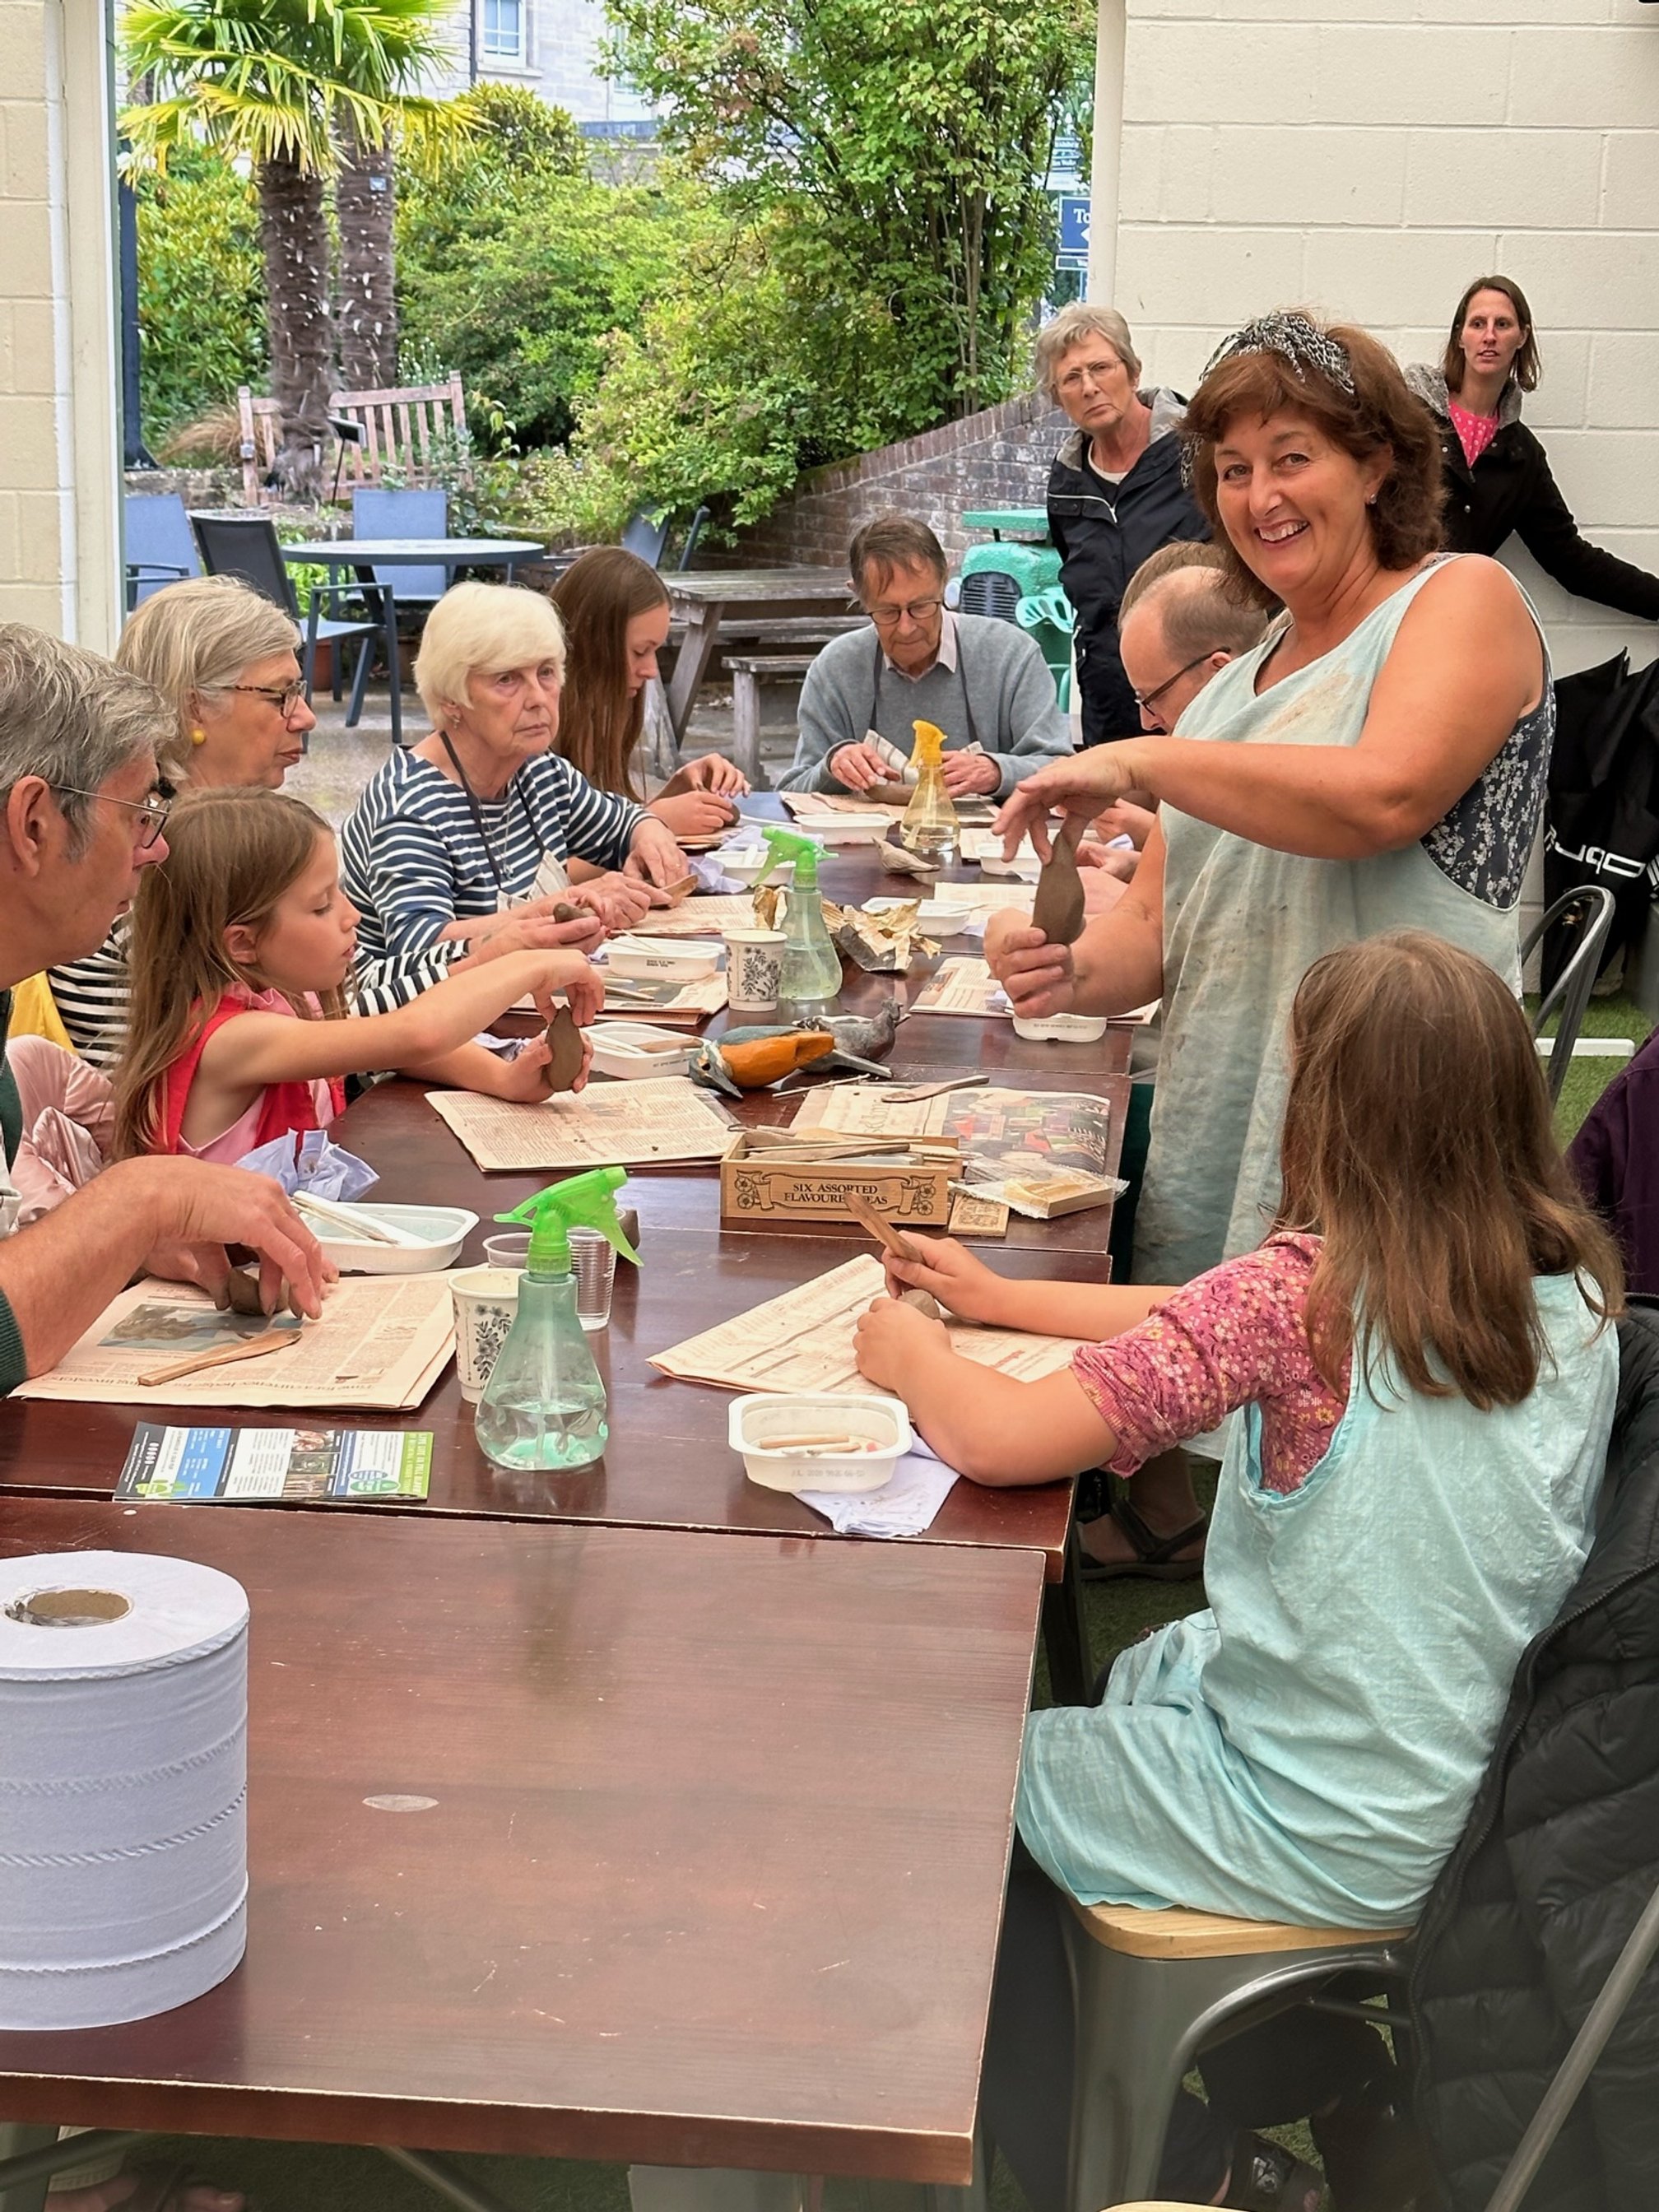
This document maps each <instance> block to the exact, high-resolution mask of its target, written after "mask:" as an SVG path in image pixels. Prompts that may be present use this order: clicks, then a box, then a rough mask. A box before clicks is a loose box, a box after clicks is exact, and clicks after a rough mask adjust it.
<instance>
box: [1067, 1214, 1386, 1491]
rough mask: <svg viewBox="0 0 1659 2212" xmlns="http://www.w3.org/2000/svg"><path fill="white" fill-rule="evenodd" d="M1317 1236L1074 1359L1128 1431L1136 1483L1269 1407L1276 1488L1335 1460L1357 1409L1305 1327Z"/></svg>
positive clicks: (1265, 1434)
mask: <svg viewBox="0 0 1659 2212" xmlns="http://www.w3.org/2000/svg"><path fill="white" fill-rule="evenodd" d="M1319 1248H1320V1239H1319V1238H1318V1237H1289V1236H1285V1237H1272V1238H1270V1239H1269V1240H1268V1242H1267V1243H1265V1244H1264V1245H1262V1246H1261V1249H1259V1250H1257V1251H1255V1252H1246V1253H1244V1254H1243V1255H1242V1256H1241V1257H1240V1258H1238V1259H1237V1260H1226V1261H1223V1262H1222V1264H1221V1266H1220V1267H1212V1268H1211V1269H1210V1271H1209V1273H1207V1274H1205V1275H1200V1276H1198V1277H1197V1278H1196V1279H1194V1281H1192V1282H1190V1283H1188V1284H1187V1285H1186V1286H1185V1287H1184V1288H1183V1289H1182V1290H1179V1291H1176V1293H1175V1294H1174V1296H1173V1297H1170V1299H1169V1300H1168V1301H1167V1302H1166V1303H1165V1304H1163V1305H1161V1306H1160V1307H1159V1308H1158V1311H1157V1312H1156V1313H1155V1314H1153V1315H1152V1316H1150V1317H1149V1318H1148V1319H1147V1320H1146V1321H1144V1322H1141V1323H1140V1324H1139V1327H1138V1328H1132V1329H1127V1330H1126V1331H1125V1332H1124V1334H1122V1335H1121V1336H1115V1337H1110V1338H1109V1339H1108V1340H1106V1342H1105V1343H1103V1344H1090V1345H1085V1346H1083V1348H1082V1349H1081V1350H1080V1351H1079V1352H1073V1355H1072V1372H1073V1374H1074V1375H1075V1376H1076V1377H1077V1379H1078V1381H1079V1383H1080V1384H1081V1385H1082V1387H1083V1389H1084V1392H1085V1395H1086V1396H1087V1397H1088V1399H1089V1401H1090V1403H1091V1405H1092V1406H1093V1407H1094V1408H1095V1411H1096V1412H1097V1413H1098V1414H1099V1415H1100V1417H1101V1419H1102V1420H1103V1421H1106V1422H1109V1424H1110V1425H1111V1426H1112V1428H1113V1429H1114V1430H1115V1431H1116V1432H1117V1438H1118V1449H1117V1450H1116V1452H1115V1454H1114V1455H1113V1456H1112V1458H1111V1459H1110V1460H1109V1462H1108V1465H1109V1467H1110V1468H1111V1470H1112V1472H1113V1474H1133V1473H1134V1471H1135V1469H1136V1468H1138V1467H1139V1466H1141V1465H1142V1464H1143V1463H1144V1462H1146V1461H1147V1460H1149V1459H1152V1458H1155V1457H1156V1456H1157V1455H1158V1453H1159V1452H1162V1451H1168V1450H1169V1449H1170V1446H1171V1445H1173V1444H1178V1443H1183V1442H1184V1441H1185V1440H1186V1438H1188V1437H1196V1436H1201V1435H1202V1434H1203V1433H1204V1431H1206V1429H1213V1428H1216V1427H1218V1426H1219V1425H1220V1423H1221V1422H1222V1421H1223V1420H1225V1418H1226V1416H1227V1415H1228V1414H1229V1413H1233V1412H1235V1411H1236V1410H1237V1408H1238V1407H1240V1406H1244V1405H1249V1404H1250V1403H1251V1402H1252V1401H1255V1403H1257V1404H1259V1405H1260V1406H1261V1480H1262V1487H1263V1488H1264V1489H1266V1490H1272V1491H1278V1492H1291V1491H1293V1490H1297V1489H1299V1488H1300V1487H1301V1486H1302V1484H1303V1483H1304V1482H1305V1481H1306V1480H1307V1478H1308V1476H1309V1475H1310V1474H1311V1473H1312V1472H1313V1470H1314V1468H1316V1467H1317V1466H1318V1464H1319V1462H1320V1461H1321V1460H1322V1459H1323V1457H1324V1456H1325V1453H1326V1449H1327V1448H1328V1445H1329V1443H1330V1440H1331V1436H1332V1432H1333V1431H1334V1429H1335V1427H1336V1425H1337V1423H1338V1422H1339V1421H1340V1419H1341V1418H1342V1413H1343V1408H1344V1407H1346V1404H1347V1401H1348V1370H1347V1367H1346V1364H1345V1367H1344V1370H1343V1375H1342V1388H1341V1389H1340V1390H1333V1389H1331V1387H1330V1385H1329V1384H1328V1383H1327V1382H1326V1381H1325V1380H1324V1378H1323V1377H1322V1376H1321V1374H1320V1373H1319V1370H1318V1369H1317V1368H1316V1366H1315V1365H1314V1363H1313V1354H1312V1353H1311V1352H1310V1350H1309V1347H1308V1335H1307V1328H1306V1322H1305V1316H1306V1311H1307V1301H1308V1284H1309V1282H1310V1279H1311V1278H1312V1275H1313V1270H1314V1265H1315V1262H1316V1261H1317V1259H1318V1257H1319Z"/></svg>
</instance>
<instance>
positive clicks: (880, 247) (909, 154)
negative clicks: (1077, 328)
mask: <svg viewBox="0 0 1659 2212" xmlns="http://www.w3.org/2000/svg"><path fill="white" fill-rule="evenodd" d="M610 12H611V20H612V22H613V24H614V26H615V27H616V32H617V37H616V43H615V52H616V59H617V64H618V65H619V67H620V68H621V70H622V71H623V73H624V74H625V75H626V76H628V77H629V79H630V80H631V81H632V82H634V83H635V84H637V85H639V86H640V87H641V88H642V89H643V90H645V91H646V92H647V93H648V94H653V96H655V97H656V98H657V99H658V100H660V101H661V102H662V103H663V104H664V106H665V112H666V120H665V132H666V135H667V137H668V140H669V142H670V143H671V144H672V145H674V146H676V147H677V148H678V149H679V150H680V151H681V152H682V153H683V155H684V157H685V158H686V160H687V161H689V163H690V165H691V167H693V168H694V170H696V172H697V173H700V174H702V175H705V176H707V177H708V178H709V179H711V181H713V182H714V184H715V185H716V187H717V189H718V190H719V191H720V195H721V197H722V198H723V200H724V202H725V203H726V204H727V205H728V206H729V207H730V208H731V209H732V211H733V212H734V214H736V215H738V216H745V217H748V218H750V219H751V220H763V221H767V222H776V223H777V225H778V227H777V228H776V229H775V231H774V233H773V237H774V240H775V252H776V253H777V255H778V257H779V267H780V271H781V275H782V276H783V278H784V281H785V283H786V284H787V287H788V289H790V291H791V292H792V294H793V295H795V296H796V297H797V298H798V299H799V301H800V302H801V306H802V310H803V312H815V311H817V309H818V308H819V307H821V305H822V303H823V301H824V300H825V298H826V297H827V296H828V295H829V294H830V292H831V291H832V289H833V288H834V287H835V285H836V283H837V280H838V279H840V281H842V282H844V281H845V276H844V272H854V271H855V272H857V276H858V279H859V281H860V283H861V284H862V286H863V287H864V288H865V289H867V291H868V292H869V294H870V295H872V298H874V299H876V300H878V301H882V302H884V306H885V310H886V312H887V313H889V314H890V316H891V318H892V320H893V322H894V324H895V325H896V327H897V328H898V329H899V330H901V331H902V333H903V337H904V352H905V359H906V362H907V365H908V377H907V386H908V388H907V390H906V391H905V392H903V393H902V394H898V395H896V398H895V404H894V412H895V414H896V416H899V417H900V418H908V421H909V425H910V427H914V426H915V418H916V416H917V415H918V414H919V413H920V414H921V416H924V417H925V419H927V420H931V421H935V422H937V421H939V420H940V419H941V418H944V417H947V416H953V415H957V414H965V413H968V412H969V411H971V410H973V409H975V408H977V407H981V406H984V405H986V404H989V403H990V402H992V401H994V400H996V399H998V398H1002V397H1004V396H1005V395H1006V392H1007V391H1008V389H1009V388H1010V383H1011V379H1012V375H1013V372H1014V365H1015V357H1016V354H1017V352H1018V349H1019V347H1020V342H1021V334H1022V330H1023V325H1024V318H1025V317H1026V315H1027V314H1028V313H1029V312H1030V308H1031V307H1033V306H1034V305H1035V303H1036V301H1037V299H1038V298H1039V297H1040V295H1041V291H1042V282H1043V278H1044V276H1045V275H1046V274H1047V271H1048V266H1049V264H1050V258H1051V244H1052V238H1051V230H1050V221H1049V210H1048V203H1047V199H1046V196H1045V195H1044V193H1043V191H1042V187H1041V184H1040V181H1039V180H1040V179H1041V178H1042V174H1043V173H1044V171H1045V169H1046V167H1047V164H1048V153H1049V150H1050V148H1051V146H1052V144H1053V136H1054V128H1055V125H1056V122H1057V120H1058V118H1059V117H1060V114H1061V113H1062V112H1064V111H1065V110H1066V108H1068V107H1074V106H1075V105H1076V103H1077V101H1078V100H1079V97H1080V96H1081V88H1082V87H1083V85H1084V84H1085V81H1086V78H1087V74H1088V70H1089V66H1090V60H1091V54H1092V48H1093V32H1094V20H1095V18H1094V9H1093V7H1092V6H1091V5H1090V4H1089V0H952V5H951V6H950V7H949V8H944V9H941V8H937V7H933V6H929V5H927V4H925V0H811V4H810V5H808V4H805V0H610ZM923 392H927V393H930V394H931V403H930V404H928V405H927V406H926V407H923V406H922V404H921V394H922V393H923Z"/></svg>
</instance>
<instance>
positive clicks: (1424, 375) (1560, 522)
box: [1406, 276, 1659, 622]
mask: <svg viewBox="0 0 1659 2212" xmlns="http://www.w3.org/2000/svg"><path fill="white" fill-rule="evenodd" d="M1406 374H1407V380H1408V381H1409V382H1410V384H1411V386H1412V388H1413V391H1414V392H1416V393H1417V395H1418V397H1419V398H1420V399H1423V400H1425V402H1426V403H1427V404H1428V406H1429V408H1430V410H1431V412H1432V413H1433V415H1434V417H1435V421H1436V423H1437V426H1438V428H1439V431H1440V451H1441V460H1442V467H1443V474H1444V477H1445V484H1446V515H1445V525H1446V543H1447V544H1448V546H1449V548H1450V549H1451V550H1452V551H1453V552H1454V553H1496V552H1497V550H1498V547H1499V546H1500V545H1502V544H1504V541H1505V540H1506V539H1507V538H1510V536H1511V535H1514V536H1518V537H1519V538H1520V540H1521V542H1522V544H1523V545H1524V546H1525V547H1526V549H1527V550H1528V552H1529V553H1530V554H1531V555H1532V557H1533V559H1534V561H1536V562H1537V563H1538V565H1539V567H1540V568H1542V569H1543V570H1544V571H1545V573H1546V574H1547V575H1551V576H1553V578H1554V579H1555V580H1556V582H1557V583H1558V584H1559V585H1560V586H1562V588H1563V589H1564V590H1565V591H1569V592H1576V593H1577V596H1578V597H1579V598H1580V599H1594V600H1595V601H1596V602H1597V603H1598V604H1599V605H1601V606H1604V607H1612V608H1613V609H1614V610H1615V611H1617V612H1618V613H1620V614H1622V615H1638V616H1640V617H1643V618H1644V620H1646V621H1649V622H1659V576H1650V574H1648V572H1647V570H1646V569H1645V568H1637V567H1635V566H1634V564H1633V563H1632V562H1629V561H1620V560H1619V559H1618V558H1617V557H1616V556H1614V555H1613V554H1611V553H1606V552H1603V551H1602V550H1601V547H1600V546H1599V545H1591V544H1588V543H1587V542H1586V540H1585V539H1584V538H1582V537H1581V536H1580V535H1579V531H1578V525H1577V523H1576V522H1575V521H1574V520H1573V519H1572V512H1571V508H1570V507H1568V505H1567V502H1566V501H1565V500H1564V499H1563V498H1562V496H1561V494H1560V492H1559V489H1557V487H1556V482H1555V478H1554V477H1553V476H1552V475H1551V473H1550V465H1549V459H1548V457H1547V454H1546V453H1545V452H1544V448H1543V447H1542V446H1541V445H1540V444H1539V442H1538V441H1537V439H1536V438H1535V437H1534V435H1533V434H1532V432H1531V431H1530V430H1529V429H1528V428H1527V426H1526V424H1525V423H1524V422H1522V420H1521V395H1522V392H1531V391H1533V390H1534V388H1535V387H1536V386H1537V383H1538V375H1539V359H1538V339H1537V336H1536V334H1535V332H1534V327H1533V319H1532V310H1531V308H1530V307H1528V305H1527V301H1526V295H1525V294H1524V293H1523V292H1522V289H1521V287H1520V286H1519V285H1518V284H1516V283H1514V282H1512V280H1511V279H1510V278H1509V277H1507V276H1477V277H1476V279H1475V281H1474V283H1473V284H1471V285H1470V286H1469V289H1468V291H1467V292H1465V293H1464V295H1463V296H1462V299H1461V300H1460V301H1458V303H1457V313H1455V315H1454V316H1453V318H1452V325H1451V333H1450V336H1449V337H1448V339H1447V341H1446V352H1445V357H1444V359H1443V362H1441V364H1440V366H1439V367H1438V368H1428V367H1426V366H1423V365H1420V364H1419V366H1418V367H1416V368H1409V369H1407V372H1406Z"/></svg>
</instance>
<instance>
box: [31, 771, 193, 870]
mask: <svg viewBox="0 0 1659 2212" xmlns="http://www.w3.org/2000/svg"><path fill="white" fill-rule="evenodd" d="M52 789H53V790H54V791H57V792H61V793H63V794H64V797H65V798H68V799H106V800H107V802H108V803H109V805H112V806H125V807H127V808H128V809H130V811H131V812H132V813H134V814H136V815H137V817H138V819H137V821H136V822H135V823H133V825H132V835H133V839H134V842H136V844H137V848H138V850H139V851H140V852H141V853H148V852H149V848H150V847H151V846H152V845H153V844H154V843H155V841H156V839H157V838H158V837H159V836H161V832H162V830H163V829H166V827H167V816H168V814H169V813H170V812H171V811H172V805H173V802H172V801H171V799H161V798H158V797H157V796H156V795H155V793H151V794H150V796H149V798H148V799H118V798H117V797H116V796H115V794H114V793H113V792H112V791H82V788H81V787H80V786H79V784H76V783H54V784H53V785H52Z"/></svg>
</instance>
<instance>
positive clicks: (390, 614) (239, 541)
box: [190, 513, 404, 745]
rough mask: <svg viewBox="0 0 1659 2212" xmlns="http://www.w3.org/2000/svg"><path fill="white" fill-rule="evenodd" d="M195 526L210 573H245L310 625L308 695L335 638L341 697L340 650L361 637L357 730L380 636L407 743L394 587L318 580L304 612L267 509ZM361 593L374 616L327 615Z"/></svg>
mask: <svg viewBox="0 0 1659 2212" xmlns="http://www.w3.org/2000/svg"><path fill="white" fill-rule="evenodd" d="M190 520H191V528H192V529H193V530H194V531H195V532H196V542H197V544H198V545H199V546H200V548H201V550H202V565H203V567H204V568H205V569H206V570H207V573H208V574H209V575H210V576H240V578H241V579H242V580H243V582H244V583H246V584H252V586H253V588H254V590H255V591H256V592H263V593H264V596H265V598H266V599H270V600H273V601H274V602H275V603H276V605H277V606H279V607H282V608H283V609H284V610H285V611H287V612H288V613H289V614H290V615H292V617H294V620H295V623H301V622H303V623H304V626H305V653H304V656H303V659H302V661H301V671H302V674H303V677H304V680H305V687H306V697H307V700H308V699H309V698H310V696H311V692H312V681H313V676H314V673H315V671H316V666H317V647H319V645H331V646H333V647H336V651H335V653H334V655H333V662H334V667H333V676H334V687H333V688H334V696H335V697H336V698H338V697H339V696H340V654H339V650H338V648H340V647H343V646H344V645H345V644H347V643H348V642H349V640H351V639H352V638H357V639H360V640H361V641H362V643H361V645H360V647H359V648H358V653H357V666H356V673H355V674H354V676H353V678H352V683H351V702H350V704H349V707H348V708H347V709H346V718H345V719H346V727H347V729H349V730H352V729H356V726H357V724H358V722H359V721H360V720H362V712H363V695H364V693H365V691H366V690H368V672H369V669H370V667H371V666H372V665H373V663H374V641H375V640H376V638H379V639H380V641H381V642H382V643H383V644H384V646H385V647H386V671H387V676H388V678H389V684H390V692H391V706H392V744H394V745H401V744H403V741H404V736H403V714H402V703H401V699H400V685H401V682H402V671H401V669H400V666H399V663H398V602H397V599H396V597H395V596H394V594H393V593H392V592H391V591H389V590H388V589H387V588H386V586H385V585H383V584H373V583H361V582H359V583H351V584H317V585H313V587H312V593H311V607H310V611H309V613H308V614H307V615H305V616H301V612H300V602H299V599H298V597H297V596H296V594H295V589H294V580H293V578H292V577H291V576H290V575H289V572H288V566H287V563H286V562H284V561H283V549H282V546H281V544H279V543H278V541H277V537H276V525H275V524H274V523H273V522H272V521H271V520H270V516H269V515H268V514H200V513H193V514H192V515H191V518H190ZM343 599H362V601H363V602H364V604H365V605H367V606H368V607H369V608H370V609H371V610H373V611H372V612H371V614H370V615H369V616H368V617H367V618H356V617H346V618H343V619H342V618H338V617H333V616H325V614H324V613H323V608H324V607H325V605H338V604H339V603H340V602H341V601H342V600H343Z"/></svg>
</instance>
